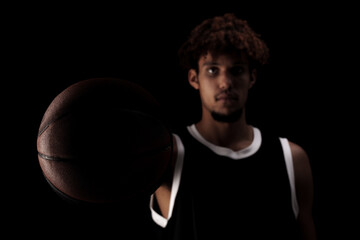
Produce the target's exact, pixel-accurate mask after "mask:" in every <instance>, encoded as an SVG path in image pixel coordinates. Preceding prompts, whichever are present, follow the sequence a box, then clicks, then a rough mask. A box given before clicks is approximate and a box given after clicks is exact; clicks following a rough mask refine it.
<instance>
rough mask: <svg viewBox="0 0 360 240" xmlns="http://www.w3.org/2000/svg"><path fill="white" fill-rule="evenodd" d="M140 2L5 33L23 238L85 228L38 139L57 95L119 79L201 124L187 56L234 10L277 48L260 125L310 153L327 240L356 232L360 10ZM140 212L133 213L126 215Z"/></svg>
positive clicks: (258, 114) (256, 118)
mask: <svg viewBox="0 0 360 240" xmlns="http://www.w3.org/2000/svg"><path fill="white" fill-rule="evenodd" d="M135 5H136V6H132V7H130V6H129V5H127V6H121V5H120V6H110V5H109V6H104V5H102V6H98V5H96V4H94V5H92V6H89V5H86V6H85V5H83V6H61V5H59V6H55V5H54V6H21V8H20V7H18V6H17V7H14V8H12V9H11V10H12V11H11V14H9V17H8V18H7V20H6V21H5V29H4V30H5V31H6V34H4V37H3V38H4V40H5V41H6V44H5V45H4V46H5V51H6V53H7V54H6V55H4V58H6V59H5V60H6V63H5V65H4V66H3V67H4V68H5V69H6V70H8V72H9V74H8V75H3V76H4V81H3V83H4V84H3V86H4V88H3V89H2V93H3V94H2V97H3V98H4V99H3V101H2V103H3V106H4V108H3V109H5V111H6V115H5V116H4V120H5V121H6V122H5V125H4V130H5V132H6V140H5V141H6V144H5V145H4V150H3V152H5V153H6V155H5V158H4V159H3V161H4V168H3V171H2V172H3V174H2V176H4V177H5V180H4V181H3V183H5V186H6V188H5V189H6V194H4V197H3V199H5V200H8V201H6V204H5V208H4V209H5V210H6V209H8V211H9V213H10V214H9V216H7V215H6V218H7V219H8V220H7V223H8V225H9V229H13V228H11V227H15V228H14V229H17V230H12V232H13V234H17V233H18V234H20V232H17V231H20V230H21V229H23V231H26V232H27V234H30V235H38V236H41V235H42V234H43V233H44V231H45V230H47V229H49V230H51V231H52V232H54V231H58V232H57V233H56V234H60V233H63V234H64V235H66V234H67V233H68V231H66V230H68V229H75V228H76V227H77V226H79V222H81V221H84V219H83V218H81V217H79V214H80V213H79V212H77V211H78V210H76V208H72V207H69V208H68V207H67V206H66V204H64V203H63V201H61V200H59V198H58V197H57V196H56V195H55V194H54V193H53V192H52V190H51V189H50V188H49V186H48V185H47V183H46V182H45V180H44V178H43V176H42V173H41V170H40V167H39V165H38V162H37V152H36V137H37V131H38V127H39V125H40V121H41V118H42V115H43V114H44V112H45V111H46V108H47V107H48V105H49V104H50V103H51V101H52V99H53V98H54V97H55V96H56V95H57V94H59V93H60V92H61V91H62V90H64V89H65V88H66V87H68V86H69V85H71V84H73V83H75V82H78V81H81V80H84V79H89V78H94V77H118V78H122V79H127V80H130V81H134V82H137V83H139V84H141V85H142V86H143V87H145V88H146V89H148V90H149V91H150V92H151V93H152V94H153V95H154V96H155V97H156V98H157V99H158V101H159V102H160V103H161V104H162V106H163V108H164V109H165V110H166V112H167V117H168V119H167V121H168V123H169V124H170V125H171V126H173V127H174V128H176V127H179V126H183V125H187V124H190V123H192V122H194V121H196V120H197V119H198V118H199V101H198V98H197V94H196V92H195V91H194V90H192V89H191V88H190V87H189V86H188V84H187V82H186V73H184V72H182V71H181V69H180V68H179V66H178V59H177V50H178V48H179V47H180V45H181V44H182V42H184V41H185V39H186V37H187V36H188V34H189V32H190V30H191V29H192V28H193V27H195V26H196V25H197V24H199V23H200V22H201V21H202V20H204V19H206V18H210V17H213V16H216V15H223V14H224V13H226V12H233V13H235V14H236V15H237V16H238V17H240V18H243V19H246V20H247V21H248V22H249V24H250V26H251V27H252V28H253V29H254V30H255V31H256V32H258V33H259V34H261V36H262V38H263V39H264V40H265V41H266V42H267V44H268V46H269V48H270V63H269V64H268V65H267V66H266V67H265V68H264V70H263V71H262V72H261V74H260V76H259V79H258V81H257V83H256V86H255V87H254V89H252V90H251V93H250V99H249V102H248V121H249V123H250V124H253V125H255V126H257V127H260V128H264V129H269V130H272V131H274V132H277V133H278V134H279V136H283V137H287V138H289V140H291V141H294V142H296V143H298V144H299V145H301V146H302V147H303V148H304V149H305V150H306V151H307V153H308V155H309V157H310V160H311V165H312V169H313V175H314V184H315V206H314V216H315V221H316V227H317V230H318V234H319V239H326V237H327V236H335V235H338V236H345V235H347V234H349V231H350V230H351V229H352V228H353V226H355V222H354V221H347V220H349V219H353V218H352V217H353V215H355V212H354V210H355V209H354V208H355V205H354V204H353V203H354V202H355V201H354V200H353V197H354V195H355V189H354V188H353V184H351V183H352V182H353V181H354V179H355V178H354V175H353V174H352V171H351V170H354V169H355V164H356V162H355V157H354V155H352V154H351V152H350V150H351V149H352V144H351V142H352V143H355V144H356V141H357V139H355V138H351V137H352V136H353V135H355V132H354V131H355V124H352V123H353V122H352V121H353V117H352V116H351V114H352V113H353V112H356V111H355V109H356V108H355V107H354V105H355V104H354V103H355V102H354V99H355V94H354V93H355V91H354V87H355V85H354V80H353V78H354V77H353V76H352V75H351V74H350V70H351V69H352V68H353V66H352V62H351V61H350V60H349V57H350V56H351V55H352V52H353V47H352V46H353V45H354V44H353V40H352V39H353V32H354V27H353V26H351V24H353V22H354V19H353V15H352V14H351V9H352V7H351V6H344V5H343V6H336V5H333V6H329V5H326V6H325V5H320V6H314V5H296V4H293V5H291V6H290V5H268V6H265V5H255V4H254V6H251V7H245V6H243V5H242V3H240V2H238V3H236V2H233V3H230V4H227V5H226V4H221V5H219V3H218V4H210V3H206V4H204V5H199V6H196V7H195V6H194V5H187V4H186V3H185V2H183V3H181V4H180V3H173V4H171V3H167V4H158V5H157V4H146V5H144V4H141V3H139V4H135ZM260 6H261V8H259V7H260ZM354 122H355V121H354ZM350 138H351V139H354V140H355V141H351V140H350ZM8 190H9V191H8ZM133 205H135V204H133ZM130 206H132V205H131V204H130ZM129 208H130V209H131V207H129ZM129 208H128V209H127V211H123V212H122V213H123V214H124V216H125V215H126V217H128V215H129ZM125 212H126V214H125ZM134 212H135V213H136V211H134ZM122 213H121V212H118V213H117V217H116V218H114V219H113V224H114V226H115V225H116V226H117V224H116V221H119V222H124V220H121V218H122ZM135 213H134V214H135ZM81 214H84V212H81ZM134 214H132V216H134ZM130 215H131V214H130ZM112 216H114V215H112ZM355 216H356V215H355ZM87 217H89V216H87ZM107 217H108V216H107ZM60 219H61V220H60ZM130 219H132V220H133V221H134V222H136V220H135V219H136V218H134V217H133V218H130ZM114 221H115V223H114ZM67 222H68V223H67ZM130 222H131V221H130ZM32 224H35V225H32ZM94 225H95V224H94ZM119 225H121V224H119ZM30 226H32V227H30ZM133 226H135V224H134V225H133ZM125 228H126V229H127V230H129V229H131V230H133V228H131V227H130V228H129V226H128V225H127V226H126V227H125ZM125 228H122V227H121V226H119V227H118V228H117V227H116V230H115V232H116V233H117V234H118V235H119V236H122V235H123V232H126V231H125V230H126V229H125ZM134 228H135V227H134ZM88 230H89V229H88ZM82 231H83V232H82V233H84V231H87V230H86V228H84V229H82ZM107 231H108V232H111V231H110V230H109V229H108V230H107ZM129 231H130V230H129ZM138 231H139V232H141V230H138ZM44 237H47V236H46V235H44Z"/></svg>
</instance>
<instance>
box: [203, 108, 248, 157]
mask: <svg viewBox="0 0 360 240" xmlns="http://www.w3.org/2000/svg"><path fill="white" fill-rule="evenodd" d="M244 110H245V109H244ZM196 128H197V130H198V131H199V133H200V134H201V135H202V136H203V137H204V138H205V139H206V140H208V141H209V142H211V143H213V144H215V145H218V146H222V147H227V148H230V149H233V150H240V149H242V148H245V147H247V146H249V145H250V144H251V143H252V140H253V130H252V127H251V126H249V125H248V124H247V123H246V117H245V111H244V112H243V114H242V115H241V117H240V118H239V119H238V120H237V121H235V122H231V123H228V122H219V121H216V120H214V118H213V117H212V116H211V114H210V113H209V112H208V111H203V114H202V118H201V120H200V122H198V123H197V124H196Z"/></svg>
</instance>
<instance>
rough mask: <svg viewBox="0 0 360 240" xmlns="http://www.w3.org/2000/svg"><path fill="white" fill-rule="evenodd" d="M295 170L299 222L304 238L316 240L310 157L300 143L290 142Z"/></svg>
mask: <svg viewBox="0 0 360 240" xmlns="http://www.w3.org/2000/svg"><path fill="white" fill-rule="evenodd" d="M290 148H291V152H292V157H293V162H294V172H295V186H296V195H297V200H298V204H299V215H298V223H299V227H300V231H301V233H302V239H303V240H315V239H316V231H315V226H314V220H313V216H312V206H313V195H314V187H313V177H312V173H311V167H310V162H309V158H308V156H307V154H306V152H305V151H304V149H302V148H301V147H300V146H299V145H297V144H295V143H292V142H290Z"/></svg>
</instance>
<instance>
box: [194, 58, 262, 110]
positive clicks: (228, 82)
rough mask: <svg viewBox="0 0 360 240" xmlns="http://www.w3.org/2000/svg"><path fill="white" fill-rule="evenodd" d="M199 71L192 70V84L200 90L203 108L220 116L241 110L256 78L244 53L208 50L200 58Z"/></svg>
mask: <svg viewBox="0 0 360 240" xmlns="http://www.w3.org/2000/svg"><path fill="white" fill-rule="evenodd" d="M198 67H199V72H198V73H197V72H196V71H195V70H194V69H192V70H190V71H189V76H188V78H189V82H190V84H191V86H193V87H194V88H195V89H197V90H199V92H200V98H201V102H202V108H203V111H208V112H209V113H211V114H216V115H220V116H230V115H232V114H234V113H236V112H239V111H240V112H241V111H242V110H243V109H244V107H245V103H246V100H247V97H248V91H249V89H250V88H251V87H252V86H253V85H254V83H255V79H256V72H255V70H254V71H252V72H250V70H249V62H248V60H247V58H246V56H245V55H244V54H241V55H239V54H223V55H218V56H216V57H215V56H213V55H211V54H207V55H205V56H203V57H201V58H200V60H199V62H198Z"/></svg>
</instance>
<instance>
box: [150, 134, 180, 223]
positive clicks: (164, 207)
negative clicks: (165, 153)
mask: <svg viewBox="0 0 360 240" xmlns="http://www.w3.org/2000/svg"><path fill="white" fill-rule="evenodd" d="M176 146H177V145H176V139H175V138H174V137H173V157H172V160H173V161H172V164H171V169H170V174H169V175H168V177H167V178H166V179H165V181H164V182H163V183H162V184H161V186H160V187H159V188H158V189H157V190H156V191H155V198H156V201H157V204H158V206H159V209H160V212H161V215H162V216H163V217H164V218H168V215H169V206H170V196H171V185H172V179H173V173H174V170H175V163H176V157H177V147H176Z"/></svg>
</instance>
